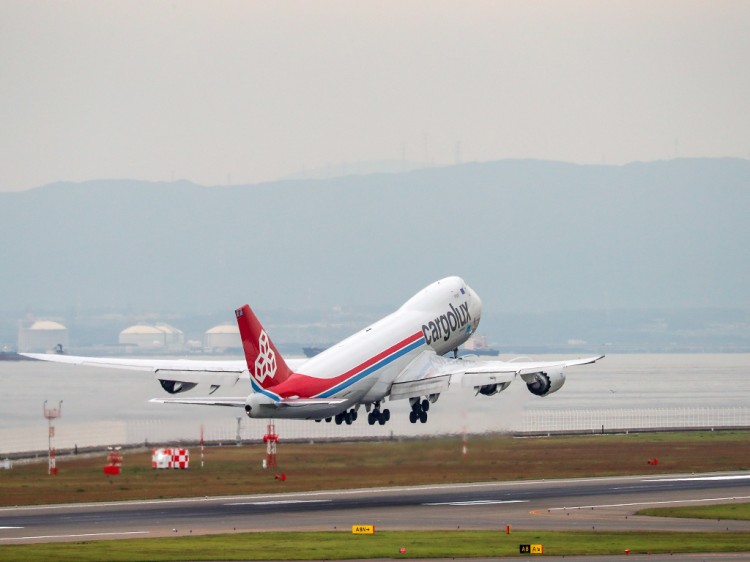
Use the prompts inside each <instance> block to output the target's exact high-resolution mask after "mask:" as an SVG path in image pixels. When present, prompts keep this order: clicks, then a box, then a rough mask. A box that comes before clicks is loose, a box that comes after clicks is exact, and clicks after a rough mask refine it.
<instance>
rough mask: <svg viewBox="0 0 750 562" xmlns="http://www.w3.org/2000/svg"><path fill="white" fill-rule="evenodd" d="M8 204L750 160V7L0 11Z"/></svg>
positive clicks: (110, 6) (84, 5)
mask: <svg viewBox="0 0 750 562" xmlns="http://www.w3.org/2000/svg"><path fill="white" fill-rule="evenodd" d="M0 96H1V98H0V99H1V100H2V103H0V147H1V150H0V190H5V191H9V190H19V189H26V188H29V187H34V186H37V185H41V184H44V183H48V182H52V181H57V180H71V181H82V180H88V179H95V178H124V177H127V178H137V179H146V180H171V179H178V178H186V179H190V180H193V181H195V182H198V183H204V184H221V183H227V182H228V181H230V182H231V183H246V182H257V181H263V180H269V179H276V178H279V177H283V176H285V175H288V174H294V173H299V172H300V171H302V170H312V169H315V168H321V167H328V166H330V167H332V168H337V167H338V168H341V167H343V165H344V164H348V165H349V166H354V165H356V164H357V163H358V162H366V161H372V160H401V159H402V158H405V159H406V160H410V161H420V162H426V163H433V164H435V165H442V164H452V163H455V162H457V161H463V162H467V161H475V160H479V161H485V160H495V159H503V158H542V159H555V160H564V161H570V162H577V163H600V162H606V163H625V162H630V161H633V160H655V159H665V158H673V157H675V156H737V157H742V158H750V101H749V100H750V2H744V1H735V2H731V1H713V0H712V1H706V2H689V1H685V0H675V1H666V0H662V1H659V2H653V1H644V2H637V1H627V2H615V1H607V2H593V1H591V2H581V1H577V2H562V1H559V0H553V1H535V2H531V1H527V0H523V1H512V2H502V1H498V2H438V1H430V2H420V1H409V2H404V1H402V0H398V1H394V2H388V1H383V0H378V1H374V2H364V1H363V2H351V1H348V0H346V1H340V2H338V1H318V2H283V1H282V2H279V1H274V2H250V1H242V2H221V1H219V2H189V1H182V0H180V1H170V2H161V1H153V0H149V1H145V2H131V1H129V2H100V1H92V2H64V1H61V2H33V1H28V0H0Z"/></svg>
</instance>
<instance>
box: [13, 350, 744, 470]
mask: <svg viewBox="0 0 750 562" xmlns="http://www.w3.org/2000/svg"><path fill="white" fill-rule="evenodd" d="M553 358H559V356H556V357H543V356H541V357H537V359H540V360H549V359H553ZM566 375H567V381H566V384H565V385H564V387H563V388H562V389H561V390H560V391H559V392H557V393H555V394H553V395H551V396H547V397H545V398H539V397H536V396H533V395H531V394H530V393H529V392H528V391H527V390H526V387H525V385H523V384H522V383H519V382H516V383H514V384H512V385H511V386H510V388H508V389H507V390H506V391H504V392H501V393H499V394H497V395H495V396H492V397H485V396H476V397H474V393H473V392H472V391H470V390H459V391H455V392H449V393H445V394H443V395H442V396H441V397H440V399H439V401H438V402H437V403H436V404H433V405H432V408H431V409H430V412H429V416H430V418H429V421H428V423H427V424H414V425H413V424H410V423H409V421H408V412H409V406H408V402H407V401H404V400H400V401H395V402H391V403H388V404H387V406H388V407H389V408H390V409H391V414H392V419H391V421H390V422H389V423H388V424H387V425H385V426H379V425H375V426H370V425H368V424H367V420H366V415H364V410H360V416H359V419H358V420H357V421H356V422H354V424H352V425H351V426H346V425H341V426H337V425H335V424H334V423H325V422H323V423H315V422H313V421H309V422H308V421H292V420H277V421H276V431H277V433H278V434H279V435H280V436H281V441H282V443H283V440H284V439H321V438H335V437H364V436H391V435H393V436H423V435H435V434H445V433H461V432H463V431H467V432H470V433H478V432H488V431H557V430H566V429H577V430H581V429H583V430H600V429H601V426H605V428H607V429H613V428H619V429H626V428H647V427H676V426H689V427H695V426H701V427H705V426H709V427H710V426H716V427H721V426H736V425H743V426H750V354H695V355H693V354H681V355H667V354H651V355H612V356H608V357H606V358H605V359H604V360H602V361H600V362H599V363H596V364H594V365H587V366H582V367H575V368H570V369H568V370H567V371H566ZM241 385H242V383H240V384H238V385H237V386H236V387H234V388H230V389H220V390H219V391H218V392H219V393H222V394H223V395H225V396H232V395H235V396H240V395H245V394H247V390H246V389H245V387H244V386H241ZM0 396H2V403H1V404H0V455H2V454H7V453H11V452H19V451H33V450H46V448H47V438H48V429H47V420H46V419H45V418H44V415H43V403H44V401H45V400H47V401H48V403H47V406H48V407H56V406H57V404H58V402H59V401H60V400H62V401H63V404H62V416H61V417H60V418H59V419H57V420H54V422H53V423H54V426H55V437H54V442H53V445H54V446H56V447H57V448H60V449H63V448H72V447H74V446H75V445H78V447H85V446H99V445H101V446H106V445H122V444H132V443H143V442H144V441H148V443H149V444H155V445H166V444H169V443H170V442H173V441H176V440H181V439H183V440H198V439H199V438H200V432H201V426H203V427H204V435H205V438H206V439H207V440H222V441H225V442H233V441H234V440H235V439H236V437H237V435H238V432H239V436H240V438H241V439H256V440H257V439H259V438H261V437H262V436H263V435H264V434H265V432H266V423H267V422H266V421H264V420H249V419H248V418H246V417H245V416H244V414H243V412H242V410H241V409H239V408H237V409H232V408H218V407H206V406H179V405H165V404H155V403H151V402H149V399H150V398H153V397H165V396H167V395H166V394H165V393H164V392H163V391H162V389H161V387H160V386H159V384H158V382H157V381H156V379H155V378H154V376H153V375H152V374H150V373H144V372H140V371H126V370H113V369H102V368H97V367H80V366H72V365H62V364H56V363H41V362H0ZM238 418H239V426H238Z"/></svg>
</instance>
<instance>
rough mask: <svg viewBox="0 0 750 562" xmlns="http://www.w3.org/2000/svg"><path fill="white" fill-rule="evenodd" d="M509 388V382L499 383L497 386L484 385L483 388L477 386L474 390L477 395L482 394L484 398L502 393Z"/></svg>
mask: <svg viewBox="0 0 750 562" xmlns="http://www.w3.org/2000/svg"><path fill="white" fill-rule="evenodd" d="M509 386H510V383H509V382H501V383H497V384H485V385H484V386H477V387H475V388H476V390H477V393H479V394H484V395H485V396H492V395H493V394H497V393H498V392H502V391H503V390H505V389H506V388H508V387H509Z"/></svg>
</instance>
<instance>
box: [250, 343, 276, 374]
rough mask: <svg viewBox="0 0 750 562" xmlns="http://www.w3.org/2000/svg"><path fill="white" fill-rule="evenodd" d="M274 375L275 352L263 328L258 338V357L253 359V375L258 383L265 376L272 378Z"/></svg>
mask: <svg viewBox="0 0 750 562" xmlns="http://www.w3.org/2000/svg"><path fill="white" fill-rule="evenodd" d="M275 375H276V354H275V353H274V352H273V349H271V340H269V339H268V335H267V334H266V331H265V330H261V332H260V337H259V338H258V357H256V359H255V372H254V373H253V377H254V378H255V380H256V381H258V382H259V383H260V384H263V381H264V380H266V377H271V378H274V376H275Z"/></svg>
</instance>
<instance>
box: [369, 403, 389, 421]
mask: <svg viewBox="0 0 750 562" xmlns="http://www.w3.org/2000/svg"><path fill="white" fill-rule="evenodd" d="M389 419H391V411H390V410H389V409H388V408H385V409H384V410H382V411H381V410H380V403H379V402H378V403H377V404H375V408H374V409H373V410H372V411H371V412H370V413H369V414H367V423H369V424H370V425H375V423H376V422H377V423H379V424H380V425H385V422H387V421H388V420H389Z"/></svg>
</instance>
